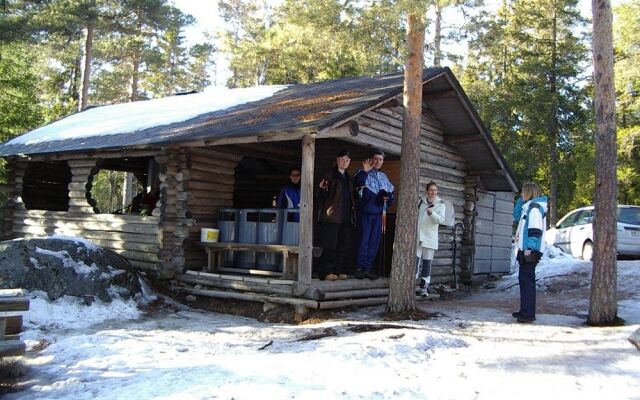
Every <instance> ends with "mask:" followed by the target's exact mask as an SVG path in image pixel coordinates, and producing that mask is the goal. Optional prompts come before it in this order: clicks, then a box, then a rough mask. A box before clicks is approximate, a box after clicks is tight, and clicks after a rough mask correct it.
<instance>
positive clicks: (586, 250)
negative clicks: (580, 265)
mask: <svg viewBox="0 0 640 400" xmlns="http://www.w3.org/2000/svg"><path fill="white" fill-rule="evenodd" d="M582 259H583V260H585V261H591V260H592V259H593V243H592V242H589V241H587V242H584V245H583V246H582Z"/></svg>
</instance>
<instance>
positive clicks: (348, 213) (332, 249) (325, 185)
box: [318, 151, 355, 281]
mask: <svg viewBox="0 0 640 400" xmlns="http://www.w3.org/2000/svg"><path fill="white" fill-rule="evenodd" d="M350 162H351V155H350V154H349V152H348V151H341V152H340V153H338V155H337V157H336V165H335V166H334V167H333V168H331V169H329V170H328V171H327V172H326V173H325V174H324V175H323V176H322V179H321V180H320V185H319V186H320V191H319V194H318V196H319V204H320V206H319V210H318V222H319V224H320V225H319V229H318V236H319V243H318V244H319V245H320V246H321V247H322V256H321V257H320V263H319V273H320V279H322V280H328V281H335V280H342V279H347V275H346V274H345V273H343V267H344V262H345V256H346V252H347V243H348V242H349V239H350V238H351V236H352V230H353V221H354V218H353V217H354V211H353V210H354V204H355V202H354V198H353V179H352V178H351V176H349V173H348V172H347V168H348V167H349V163H350Z"/></svg>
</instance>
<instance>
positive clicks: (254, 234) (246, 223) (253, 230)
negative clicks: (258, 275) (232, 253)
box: [237, 208, 260, 269]
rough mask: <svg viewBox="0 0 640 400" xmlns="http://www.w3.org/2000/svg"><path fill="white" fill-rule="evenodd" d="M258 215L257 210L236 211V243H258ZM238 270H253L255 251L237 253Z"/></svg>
mask: <svg viewBox="0 0 640 400" xmlns="http://www.w3.org/2000/svg"><path fill="white" fill-rule="evenodd" d="M259 217H260V214H259V212H258V210H257V209H250V208H244V209H240V210H238V243H258V221H259ZM239 253H240V254H238V256H237V259H238V263H237V264H238V268H245V269H249V268H253V267H255V265H256V252H255V251H241V252H239Z"/></svg>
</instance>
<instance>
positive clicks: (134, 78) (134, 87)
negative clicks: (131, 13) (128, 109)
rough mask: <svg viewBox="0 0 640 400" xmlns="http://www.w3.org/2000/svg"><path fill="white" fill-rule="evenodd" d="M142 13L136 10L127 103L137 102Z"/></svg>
mask: <svg viewBox="0 0 640 400" xmlns="http://www.w3.org/2000/svg"><path fill="white" fill-rule="evenodd" d="M141 13H142V10H141V9H138V24H137V26H136V36H137V38H138V39H137V40H136V43H135V50H134V52H133V60H132V64H133V68H132V71H131V88H130V90H131V92H130V93H129V101H137V100H138V90H139V89H138V84H139V81H140V62H141V59H142V41H143V40H144V39H142V22H141V21H140V18H141V17H140V15H141Z"/></svg>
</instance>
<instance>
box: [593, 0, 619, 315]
mask: <svg viewBox="0 0 640 400" xmlns="http://www.w3.org/2000/svg"><path fill="white" fill-rule="evenodd" d="M592 8H593V9H592V12H593V64H594V65H593V66H594V77H595V88H596V92H595V110H596V195H595V210H594V229H593V241H594V244H595V248H594V253H593V255H594V258H593V274H592V275H591V301H590V302H589V316H588V318H587V324H589V325H609V324H613V323H616V322H617V320H618V304H617V301H616V290H617V280H616V275H617V274H616V231H617V229H616V224H617V218H616V208H617V207H616V205H617V203H616V184H617V182H616V119H615V117H616V111H615V101H616V94H615V81H614V72H613V39H612V19H613V15H612V12H611V3H610V2H609V0H593V3H592Z"/></svg>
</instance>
